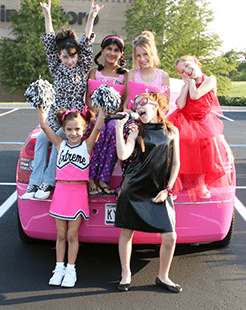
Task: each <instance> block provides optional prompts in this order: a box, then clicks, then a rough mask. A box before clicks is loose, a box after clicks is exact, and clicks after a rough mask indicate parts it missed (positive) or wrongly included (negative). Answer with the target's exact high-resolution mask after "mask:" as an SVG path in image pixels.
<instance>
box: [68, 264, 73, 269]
mask: <svg viewBox="0 0 246 310" xmlns="http://www.w3.org/2000/svg"><path fill="white" fill-rule="evenodd" d="M67 269H70V270H75V264H67Z"/></svg>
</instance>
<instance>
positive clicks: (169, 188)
mask: <svg viewBox="0 0 246 310" xmlns="http://www.w3.org/2000/svg"><path fill="white" fill-rule="evenodd" d="M164 189H166V190H167V191H168V196H171V195H172V192H173V190H172V189H171V187H170V186H167V187H165V188H164Z"/></svg>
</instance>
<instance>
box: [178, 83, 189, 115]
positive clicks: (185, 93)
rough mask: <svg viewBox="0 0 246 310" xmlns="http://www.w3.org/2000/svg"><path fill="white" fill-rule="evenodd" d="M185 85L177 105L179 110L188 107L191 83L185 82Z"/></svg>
mask: <svg viewBox="0 0 246 310" xmlns="http://www.w3.org/2000/svg"><path fill="white" fill-rule="evenodd" d="M184 82H185V84H184V85H183V87H182V88H181V91H180V95H179V97H178V98H177V100H176V105H177V107H178V108H179V109H183V108H184V107H185V106H186V103H187V97H188V93H189V83H188V82H187V81H185V80H184Z"/></svg>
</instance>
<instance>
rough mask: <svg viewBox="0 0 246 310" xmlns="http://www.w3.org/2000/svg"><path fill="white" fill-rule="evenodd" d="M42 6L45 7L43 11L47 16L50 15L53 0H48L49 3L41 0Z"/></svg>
mask: <svg viewBox="0 0 246 310" xmlns="http://www.w3.org/2000/svg"><path fill="white" fill-rule="evenodd" d="M39 4H40V6H41V8H42V9H43V13H44V16H45V17H48V16H49V15H50V10H51V0H48V4H47V3H43V2H39Z"/></svg>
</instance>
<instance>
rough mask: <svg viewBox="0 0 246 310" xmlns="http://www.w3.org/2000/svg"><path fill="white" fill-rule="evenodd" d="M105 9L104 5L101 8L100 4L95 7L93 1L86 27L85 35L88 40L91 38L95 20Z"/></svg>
mask: <svg viewBox="0 0 246 310" xmlns="http://www.w3.org/2000/svg"><path fill="white" fill-rule="evenodd" d="M103 7H104V6H103V5H102V6H99V5H98V4H96V5H94V0H92V1H91V8H90V12H89V15H88V19H87V22H86V26H85V34H86V36H87V37H88V38H90V36H91V33H92V29H93V24H94V20H95V18H96V16H97V14H98V13H99V11H100V10H101V9H102V8H103Z"/></svg>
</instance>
